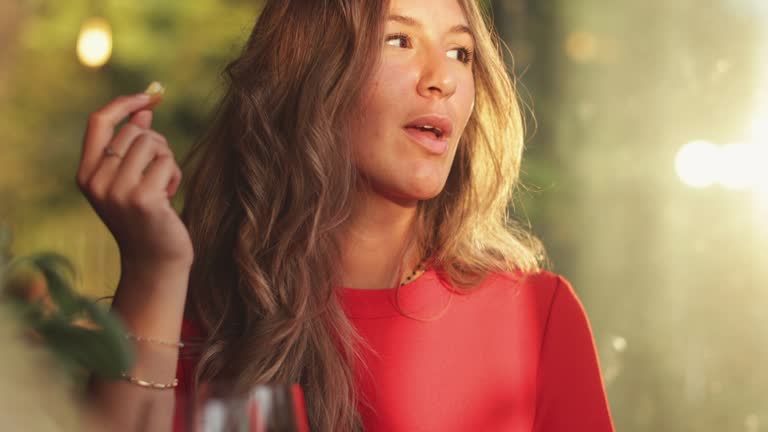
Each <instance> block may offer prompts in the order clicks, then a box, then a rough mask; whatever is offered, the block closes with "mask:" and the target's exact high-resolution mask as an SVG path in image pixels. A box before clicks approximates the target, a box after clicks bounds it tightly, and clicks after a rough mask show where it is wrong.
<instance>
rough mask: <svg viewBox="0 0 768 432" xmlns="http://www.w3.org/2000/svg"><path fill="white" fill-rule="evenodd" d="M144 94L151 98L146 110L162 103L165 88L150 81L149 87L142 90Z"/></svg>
mask: <svg viewBox="0 0 768 432" xmlns="http://www.w3.org/2000/svg"><path fill="white" fill-rule="evenodd" d="M144 93H146V94H148V95H150V96H151V98H150V99H149V105H148V106H147V108H146V109H152V108H154V107H156V106H157V105H158V104H160V102H162V101H163V96H164V95H165V87H164V86H163V84H162V83H160V82H159V81H152V82H151V83H150V84H149V87H147V89H146V90H144Z"/></svg>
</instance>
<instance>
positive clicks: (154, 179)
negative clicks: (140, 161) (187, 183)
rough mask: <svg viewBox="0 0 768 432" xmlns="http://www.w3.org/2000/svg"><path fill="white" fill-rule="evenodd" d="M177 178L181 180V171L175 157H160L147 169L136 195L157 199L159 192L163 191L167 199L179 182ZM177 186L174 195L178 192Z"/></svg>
mask: <svg viewBox="0 0 768 432" xmlns="http://www.w3.org/2000/svg"><path fill="white" fill-rule="evenodd" d="M177 178H178V179H179V180H180V179H181V171H180V170H179V167H178V165H176V161H175V160H174V159H173V156H172V155H170V154H168V155H163V156H159V157H158V158H157V159H155V161H154V162H152V165H150V167H149V168H147V172H146V173H145V174H144V177H143V178H142V180H141V184H140V185H139V187H137V188H136V190H135V193H136V194H142V195H144V194H145V195H147V196H153V197H157V196H158V195H157V193H158V191H161V192H162V196H163V198H167V197H168V196H169V193H170V190H171V189H170V188H171V187H172V186H173V183H174V182H178V181H179V180H176V179H177ZM177 186H178V184H177V185H176V186H173V189H174V190H173V193H175V192H176V191H175V188H176V187H177ZM171 195H172V194H171Z"/></svg>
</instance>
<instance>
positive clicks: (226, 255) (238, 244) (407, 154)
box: [77, 0, 613, 432]
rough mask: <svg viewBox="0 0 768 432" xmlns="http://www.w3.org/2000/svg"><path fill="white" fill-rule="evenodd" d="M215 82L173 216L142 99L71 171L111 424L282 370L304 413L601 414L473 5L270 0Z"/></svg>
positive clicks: (161, 422)
mask: <svg viewBox="0 0 768 432" xmlns="http://www.w3.org/2000/svg"><path fill="white" fill-rule="evenodd" d="M224 76H225V78H226V89H225V94H224V96H223V99H222V100H221V102H220V104H219V106H218V108H217V111H216V114H215V116H214V118H213V120H212V123H211V124H210V125H209V128H208V131H207V133H206V134H205V136H204V137H203V138H202V139H201V140H200V141H199V142H198V143H196V145H195V146H194V147H193V149H192V151H191V153H190V154H189V155H188V159H187V160H186V162H185V164H182V165H184V166H185V170H184V171H185V172H187V173H189V179H188V181H186V182H185V183H184V188H185V189H184V190H185V203H184V210H183V212H182V215H181V216H180V217H179V216H177V214H176V213H175V212H174V210H173V208H172V207H171V204H170V202H169V199H170V198H171V197H172V196H173V195H174V194H175V193H176V192H177V189H178V188H179V185H180V183H181V169H180V168H179V166H178V165H177V164H176V162H175V159H174V156H173V154H172V153H171V151H170V149H169V147H168V145H167V142H166V140H165V138H164V137H163V135H162V134H160V133H159V132H157V131H154V130H152V129H151V121H152V112H151V110H148V109H146V108H147V106H148V105H149V103H150V102H149V98H148V96H146V95H133V96H123V97H119V98H117V99H115V100H114V101H112V102H110V103H109V104H108V105H106V106H105V107H103V108H101V109H99V110H98V111H96V112H94V113H93V115H92V116H91V118H90V121H89V124H88V128H87V132H86V137H85V140H84V149H83V156H82V160H81V165H80V167H79V170H78V174H77V179H78V184H79V186H80V188H81V189H82V191H83V193H84V194H85V195H86V197H88V199H89V201H90V202H91V204H92V205H93V207H94V208H95V210H96V212H97V213H98V214H99V215H100V216H101V218H102V220H103V221H104V223H105V224H106V225H107V227H108V228H109V229H110V230H111V232H112V233H113V235H114V236H115V239H116V240H117V243H118V245H119V248H120V254H121V264H122V273H121V279H120V283H119V286H118V289H117V292H116V295H115V299H114V308H115V309H116V310H117V311H118V312H119V314H120V315H121V316H122V317H123V319H124V320H125V323H126V325H127V327H128V329H130V331H131V337H132V338H134V339H135V340H136V347H137V350H138V361H137V364H136V366H135V368H134V369H133V370H131V371H126V374H125V380H124V381H103V380H94V382H93V385H92V392H93V396H94V403H93V406H94V408H95V409H97V410H98V411H99V412H100V413H101V414H102V415H104V416H105V417H107V418H108V420H109V421H111V422H112V423H113V424H114V425H115V428H123V429H124V430H131V428H135V427H136V424H135V423H136V422H137V421H138V420H137V419H138V418H139V417H140V415H139V414H140V413H142V412H144V413H147V412H148V413H149V414H147V415H148V418H145V419H143V420H142V421H145V423H142V424H143V426H142V427H144V428H145V430H170V429H171V428H172V427H173V428H174V429H175V430H179V431H181V430H185V419H186V418H187V415H186V413H187V412H188V409H189V406H188V405H187V404H185V403H183V401H184V400H186V395H187V394H188V393H189V392H191V391H193V390H194V389H195V388H200V387H204V386H205V385H206V384H207V383H214V382H231V383H233V384H232V386H233V387H232V391H233V392H237V393H243V394H245V393H247V392H248V390H249V389H250V388H252V387H253V386H254V385H256V384H263V383H276V382H277V383H298V384H300V385H301V387H302V388H303V391H304V394H305V398H306V408H307V414H308V418H309V423H310V426H311V429H312V430H313V431H323V432H325V431H327V432H331V431H357V430H365V431H388V432H395V431H416V430H420V431H443V432H445V431H531V430H533V431H564V430H568V431H591V432H602V431H611V430H613V426H612V421H611V417H610V413H609V408H608V404H607V400H606V396H605V390H604V384H603V380H602V378H601V375H600V369H599V363H598V358H597V355H596V352H595V345H594V342H593V337H592V334H591V330H590V326H589V322H588V319H587V317H586V314H585V312H584V309H583V307H582V305H581V303H580V301H579V300H578V298H577V296H576V294H575V293H574V290H573V289H572V287H571V286H570V285H569V283H568V282H567V281H566V280H565V279H563V278H562V277H561V276H558V275H555V274H552V273H549V272H547V271H544V270H542V268H541V265H542V262H543V256H544V254H543V249H542V247H541V245H540V243H539V242H538V240H536V238H535V237H534V236H532V235H531V234H529V233H528V232H526V230H525V229H524V228H523V227H522V226H521V225H520V224H518V223H516V222H514V221H513V220H512V219H511V218H510V216H509V215H508V206H509V205H510V203H511V200H512V199H513V195H514V193H515V191H516V189H517V186H518V174H519V170H520V163H521V156H522V151H523V138H524V131H523V124H522V119H521V112H520V108H519V105H518V103H517V99H516V98H517V95H516V93H515V90H514V85H513V82H512V81H511V79H510V77H509V76H508V75H507V72H506V70H505V66H504V63H503V60H502V57H501V55H500V50H499V45H498V39H497V37H496V35H495V34H494V33H493V32H492V31H491V30H490V25H489V20H488V19H487V17H485V16H484V15H483V14H482V13H481V10H480V8H479V5H478V4H477V3H476V2H475V0H419V1H408V0H391V1H389V2H387V1H383V0H336V1H328V0H315V1H299V0H274V1H267V2H266V5H265V7H264V9H263V12H262V13H261V15H260V17H259V19H258V22H257V23H256V25H255V27H254V29H253V32H252V34H251V36H250V38H249V40H248V41H247V43H246V45H245V47H244V49H243V51H242V54H241V55H240V56H239V58H237V59H235V60H234V61H233V62H231V63H230V64H229V65H228V66H227V67H226V69H225V74H224ZM124 118H128V119H129V120H128V122H127V123H126V124H125V125H124V126H122V127H121V128H119V129H117V130H115V128H116V126H117V125H118V123H119V122H120V121H121V120H122V119H124ZM187 164H188V165H189V166H186V165H187ZM180 339H181V340H182V341H188V340H199V341H201V343H200V345H199V346H198V347H197V349H194V350H189V351H190V352H185V351H186V348H183V349H181V352H182V355H181V356H180V355H179V352H180V350H179V348H180V347H179V346H177V342H178V341H179V340H180ZM174 377H176V379H177V381H176V380H174ZM147 406H151V407H153V409H152V410H150V411H143V410H144V408H145V407H147ZM174 413H175V415H174Z"/></svg>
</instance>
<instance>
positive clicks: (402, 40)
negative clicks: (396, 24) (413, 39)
mask: <svg viewBox="0 0 768 432" xmlns="http://www.w3.org/2000/svg"><path fill="white" fill-rule="evenodd" d="M393 42H394V43H393ZM409 42H410V40H409V39H408V35H405V34H402V33H397V34H393V35H389V36H387V39H386V43H387V45H391V46H396V47H399V48H408V45H409Z"/></svg>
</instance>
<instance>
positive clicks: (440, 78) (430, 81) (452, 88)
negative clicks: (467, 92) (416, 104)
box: [418, 49, 456, 99]
mask: <svg viewBox="0 0 768 432" xmlns="http://www.w3.org/2000/svg"><path fill="white" fill-rule="evenodd" d="M424 57H425V58H424V63H423V66H422V70H421V78H420V79H419V86H418V92H419V94H420V95H421V96H423V97H426V98H440V99H443V98H449V97H451V96H452V95H453V94H454V93H456V76H455V73H456V72H455V70H454V68H453V66H452V65H451V63H450V62H452V61H453V62H455V61H456V60H453V59H450V58H448V56H446V55H445V52H444V51H441V50H436V49H431V50H430V51H429V52H428V53H426V54H425V56H424Z"/></svg>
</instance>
